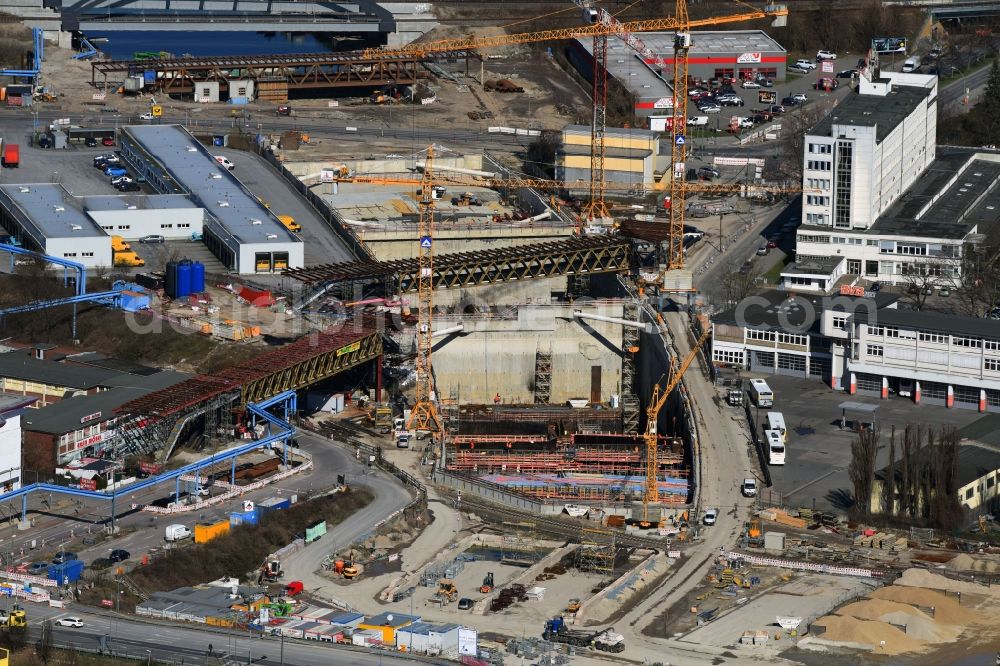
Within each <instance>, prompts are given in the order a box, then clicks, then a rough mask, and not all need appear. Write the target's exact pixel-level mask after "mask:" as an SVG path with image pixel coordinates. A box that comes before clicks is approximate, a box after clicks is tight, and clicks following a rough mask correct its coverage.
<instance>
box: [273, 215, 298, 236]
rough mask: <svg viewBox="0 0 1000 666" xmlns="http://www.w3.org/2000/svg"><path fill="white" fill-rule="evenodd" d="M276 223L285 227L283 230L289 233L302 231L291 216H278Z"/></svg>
mask: <svg viewBox="0 0 1000 666" xmlns="http://www.w3.org/2000/svg"><path fill="white" fill-rule="evenodd" d="M278 221H279V222H281V223H282V224H283V225H285V228H286V229H288V230H289V231H294V232H295V233H298V232H300V231H302V225H301V224H299V223H298V222H296V221H295V218H294V217H292V216H291V215H279V216H278Z"/></svg>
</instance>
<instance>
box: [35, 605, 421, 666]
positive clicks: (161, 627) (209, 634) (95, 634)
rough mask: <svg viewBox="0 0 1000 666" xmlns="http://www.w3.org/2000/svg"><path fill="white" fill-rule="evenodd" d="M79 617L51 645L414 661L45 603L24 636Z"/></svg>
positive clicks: (291, 659) (58, 630)
mask: <svg viewBox="0 0 1000 666" xmlns="http://www.w3.org/2000/svg"><path fill="white" fill-rule="evenodd" d="M70 616H73V617H79V618H81V619H82V620H83V622H84V626H83V627H80V628H63V627H55V628H54V631H53V638H54V643H55V644H56V645H58V646H60V647H77V648H79V649H83V650H97V649H99V648H100V645H101V638H102V637H104V636H106V637H107V639H106V640H107V646H108V648H109V650H110V652H111V653H113V654H117V655H121V656H126V655H127V656H129V657H138V658H140V659H146V658H152V659H154V660H155V659H162V660H165V661H168V662H169V663H178V664H179V663H181V660H182V659H183V660H184V663H190V664H201V663H203V660H204V658H205V657H206V656H208V654H209V652H208V648H209V645H211V646H212V649H213V652H214V654H215V655H216V656H221V657H222V658H223V660H224V661H226V662H227V663H233V664H235V663H250V659H249V657H251V656H252V663H254V664H261V665H262V666H266V665H273V666H278V665H279V664H284V665H285V666H316V665H317V664H338V665H339V664H344V665H354V664H373V665H375V664H406V663H409V664H412V663H414V660H410V659H407V658H405V657H400V656H398V655H397V654H395V653H391V652H371V651H368V650H362V649H354V648H350V647H345V646H338V645H333V644H330V643H319V642H317V641H297V640H293V639H285V640H284V641H281V640H280V639H279V638H276V637H272V636H267V637H264V638H260V637H253V638H251V637H250V636H249V635H248V634H247V633H243V632H236V631H234V630H225V629H215V628H212V627H208V626H205V625H197V626H189V625H181V624H168V623H165V622H164V623H159V622H147V621H143V620H140V619H132V618H128V617H124V616H115V615H113V614H111V613H99V612H90V611H85V610H81V609H80V608H73V610H72V611H67V610H63V609H57V608H48V607H43V606H40V607H37V608H36V607H34V606H32V607H30V608H29V609H28V623H29V634H30V636H31V640H32V642H34V641H37V640H38V637H39V635H40V633H41V621H40V620H42V619H43V618H44V619H55V618H60V617H70Z"/></svg>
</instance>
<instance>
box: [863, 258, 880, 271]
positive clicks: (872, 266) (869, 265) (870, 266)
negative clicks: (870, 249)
mask: <svg viewBox="0 0 1000 666" xmlns="http://www.w3.org/2000/svg"><path fill="white" fill-rule="evenodd" d="M865 275H878V262H877V261H871V260H869V261H866V262H865Z"/></svg>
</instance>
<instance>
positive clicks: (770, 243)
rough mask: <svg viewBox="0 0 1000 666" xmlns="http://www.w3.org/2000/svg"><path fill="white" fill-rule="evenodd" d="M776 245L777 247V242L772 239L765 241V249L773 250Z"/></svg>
mask: <svg viewBox="0 0 1000 666" xmlns="http://www.w3.org/2000/svg"><path fill="white" fill-rule="evenodd" d="M776 247H778V243H777V242H776V241H773V240H769V241H767V249H768V250H773V249H774V248H776Z"/></svg>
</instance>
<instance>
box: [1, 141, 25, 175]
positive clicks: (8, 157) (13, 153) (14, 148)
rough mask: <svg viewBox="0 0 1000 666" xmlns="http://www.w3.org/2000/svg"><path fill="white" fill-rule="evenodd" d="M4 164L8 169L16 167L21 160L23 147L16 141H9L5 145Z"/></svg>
mask: <svg viewBox="0 0 1000 666" xmlns="http://www.w3.org/2000/svg"><path fill="white" fill-rule="evenodd" d="M2 160H3V165H4V166H5V167H7V168H8V169H16V168H17V165H18V163H19V162H20V161H21V147H20V146H18V145H17V144H16V143H7V144H4V147H3V158H2Z"/></svg>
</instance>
